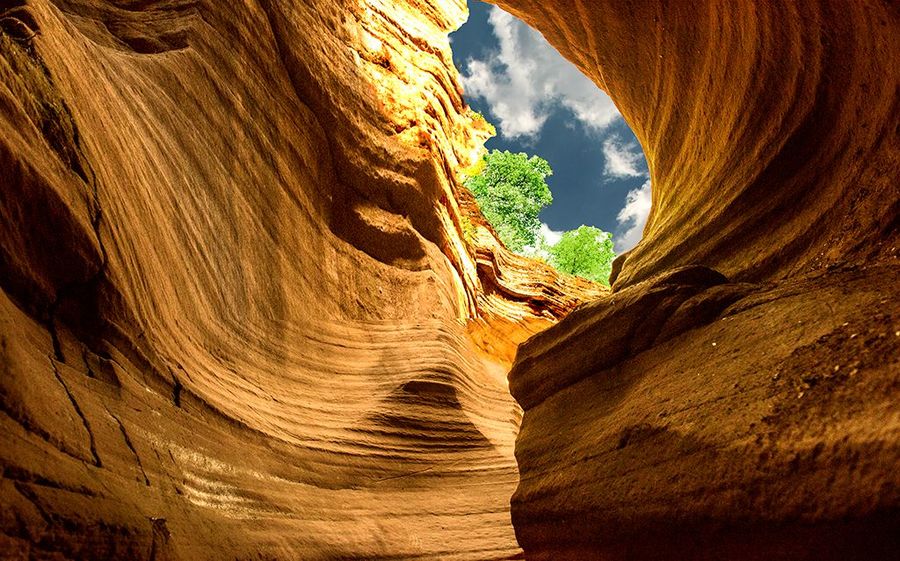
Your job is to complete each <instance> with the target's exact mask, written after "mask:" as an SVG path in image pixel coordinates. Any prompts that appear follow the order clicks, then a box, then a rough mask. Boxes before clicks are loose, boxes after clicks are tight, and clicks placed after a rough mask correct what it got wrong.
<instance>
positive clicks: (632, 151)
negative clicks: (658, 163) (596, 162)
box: [603, 136, 647, 178]
mask: <svg viewBox="0 0 900 561" xmlns="http://www.w3.org/2000/svg"><path fill="white" fill-rule="evenodd" d="M603 157H604V158H606V164H605V167H604V173H605V174H606V175H608V176H610V177H614V178H623V177H643V176H646V175H647V172H646V171H645V170H644V165H645V164H644V154H643V152H641V149H640V147H639V146H638V145H637V144H635V143H633V142H629V143H623V142H622V141H621V140H620V139H619V138H618V137H617V136H611V137H609V138H607V139H606V140H604V141H603Z"/></svg>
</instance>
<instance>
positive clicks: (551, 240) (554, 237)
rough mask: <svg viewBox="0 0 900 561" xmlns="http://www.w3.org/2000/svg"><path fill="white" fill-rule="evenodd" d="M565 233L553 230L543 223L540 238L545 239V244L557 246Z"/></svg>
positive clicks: (539, 233)
mask: <svg viewBox="0 0 900 561" xmlns="http://www.w3.org/2000/svg"><path fill="white" fill-rule="evenodd" d="M562 235H563V232H562V231H557V230H551V229H550V226H547V225H546V224H544V223H543V222H541V228H540V229H539V230H538V236H540V237H542V238H543V239H544V242H546V243H547V245H556V242H558V241H559V239H560V238H562Z"/></svg>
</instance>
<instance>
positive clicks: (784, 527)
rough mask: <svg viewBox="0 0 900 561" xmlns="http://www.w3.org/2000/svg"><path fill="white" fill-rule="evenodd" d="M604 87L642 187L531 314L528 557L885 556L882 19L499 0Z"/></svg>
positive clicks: (894, 425)
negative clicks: (596, 287)
mask: <svg viewBox="0 0 900 561" xmlns="http://www.w3.org/2000/svg"><path fill="white" fill-rule="evenodd" d="M500 4H502V5H503V6H504V7H505V8H506V9H508V10H510V11H511V12H513V13H515V14H517V15H520V16H521V17H523V18H524V19H525V20H527V21H528V22H529V23H531V24H532V25H533V26H535V27H536V28H537V29H538V30H540V31H541V32H543V33H544V34H545V36H546V37H547V39H548V40H549V41H550V42H551V43H553V44H554V45H555V46H557V47H558V48H559V49H560V50H561V52H562V53H563V54H564V55H565V56H566V57H567V58H569V59H570V60H572V61H574V62H575V63H577V64H578V65H579V66H580V67H581V68H582V69H583V70H584V71H585V72H586V73H587V74H588V75H589V76H591V77H592V78H593V79H594V81H595V82H596V83H597V84H598V85H600V86H601V87H603V88H604V89H605V90H606V91H607V92H608V93H609V94H610V96H611V97H612V98H613V100H614V101H615V102H616V104H617V105H618V106H619V108H620V109H621V111H622V113H623V115H624V116H625V118H626V120H627V121H628V122H629V124H630V125H631V126H632V127H633V129H634V131H635V133H636V134H637V136H638V138H639V139H640V140H641V143H642V144H643V146H644V149H645V152H646V155H647V158H648V163H649V168H650V171H651V176H652V183H653V210H652V212H651V215H650V219H649V222H648V224H647V227H646V229H645V231H644V239H643V241H642V242H641V244H640V245H638V246H637V247H636V248H635V249H634V250H633V251H631V252H630V253H628V254H627V255H626V256H625V257H624V258H620V260H619V263H618V264H617V277H616V280H615V284H614V286H613V294H612V295H610V296H609V297H606V298H601V299H599V300H598V301H596V302H592V303H590V304H588V305H585V306H584V307H582V308H579V309H578V310H577V311H576V312H574V313H573V314H571V315H569V316H568V317H567V318H566V319H565V320H563V322H561V323H560V324H558V325H556V326H554V327H552V328H550V329H548V330H547V331H544V332H543V333H541V334H539V335H538V336H536V337H534V338H532V339H531V340H529V341H528V342H527V343H526V344H524V345H523V346H522V347H521V348H520V349H519V353H518V356H517V361H516V363H515V365H514V366H513V369H512V371H511V373H510V388H511V390H512V393H513V395H514V396H515V397H516V399H517V400H518V401H519V403H520V404H521V405H522V406H523V408H524V410H525V413H524V417H523V423H522V428H521V432H520V435H519V438H518V441H517V445H516V458H517V460H518V462H519V469H520V478H521V481H520V484H519V486H518V489H517V491H516V494H515V495H514V497H513V501H512V514H513V524H514V526H515V528H516V534H517V536H518V539H519V544H520V545H521V546H522V548H523V549H524V551H525V555H526V558H528V559H529V560H531V559H535V560H544V559H546V560H551V559H553V560H555V559H629V560H635V559H730V560H735V559H738V560H740V559H759V560H761V559H767V560H768V559H784V560H789V559H790V560H797V559H809V560H814V559H815V560H821V559H834V560H839V559H895V558H896V555H897V552H898V551H900V538H898V536H900V515H898V512H900V475H898V472H897V469H896V466H898V465H900V410H898V408H897V403H900V299H898V292H897V286H898V282H900V266H898V256H900V243H898V242H900V240H898V234H897V226H898V209H900V190H898V187H897V185H898V179H900V167H898V157H900V140H898V130H897V127H898V122H900V105H898V97H897V91H898V88H900V69H898V66H897V64H896V56H894V55H892V54H889V53H896V52H898V49H900V20H898V14H897V11H896V9H895V8H893V7H889V4H888V3H883V2H859V3H848V2H816V1H810V2H801V3H714V2H706V3H705V2H654V1H651V2H630V3H623V2H614V1H608V2H607V1H598V2H595V1H590V2H588V1H582V2H576V1H572V0H570V1H564V2H553V3H551V2H537V1H531V0H508V1H507V0H504V1H502V2H500Z"/></svg>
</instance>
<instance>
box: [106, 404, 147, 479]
mask: <svg viewBox="0 0 900 561" xmlns="http://www.w3.org/2000/svg"><path fill="white" fill-rule="evenodd" d="M107 413H109V411H108V410H107ZM109 416H110V417H112V418H113V419H115V420H116V423H118V425H119V430H120V431H122V438H124V439H125V445H126V446H128V449H129V450H131V453H132V454H134V461H135V462H137V465H138V469H140V470H141V476H142V477H143V478H144V484H146V485H147V487H149V486H150V478H148V477H147V472H145V471H144V464H143V463H141V457H140V456H139V455H138V452H137V449H136V448H135V447H134V444H133V443H132V442H131V438H130V437H129V436H128V431H126V430H125V425H124V424H123V423H122V420H121V419H119V417H117V416H116V415H113V414H112V413H109Z"/></svg>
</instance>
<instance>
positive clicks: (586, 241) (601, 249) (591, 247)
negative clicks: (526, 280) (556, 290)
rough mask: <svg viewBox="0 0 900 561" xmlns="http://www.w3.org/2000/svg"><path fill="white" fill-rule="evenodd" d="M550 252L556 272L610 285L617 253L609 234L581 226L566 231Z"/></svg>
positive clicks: (591, 227) (551, 247)
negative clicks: (610, 276)
mask: <svg viewBox="0 0 900 561" xmlns="http://www.w3.org/2000/svg"><path fill="white" fill-rule="evenodd" d="M547 251H548V253H549V254H550V261H551V263H552V264H553V266H554V267H556V270H558V271H560V272H562V273H568V274H570V275H577V276H579V277H584V278H586V279H590V280H592V281H596V282H599V283H602V284H605V285H607V286H609V275H610V272H611V271H612V262H613V259H615V258H616V252H615V249H614V248H613V241H612V236H611V235H610V234H609V233H608V232H604V231H603V230H601V229H600V228H595V227H593V226H584V225H582V226H579V227H578V228H576V229H575V230H569V231H568V232H565V233H564V234H563V235H562V237H561V238H560V240H559V241H558V242H556V243H555V244H554V245H552V246H550V247H549V248H548V249H547Z"/></svg>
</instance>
